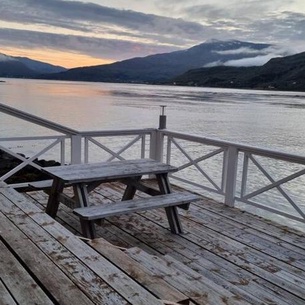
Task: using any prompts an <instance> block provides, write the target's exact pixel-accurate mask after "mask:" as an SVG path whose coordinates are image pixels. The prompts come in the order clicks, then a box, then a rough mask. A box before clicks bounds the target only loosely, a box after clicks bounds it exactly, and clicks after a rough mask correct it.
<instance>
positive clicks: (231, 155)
mask: <svg viewBox="0 0 305 305" xmlns="http://www.w3.org/2000/svg"><path fill="white" fill-rule="evenodd" d="M237 163H238V149H237V148H236V147H234V146H230V147H229V148H228V150H227V152H226V160H225V172H224V175H225V202H224V203H225V204H226V205H228V206H230V207H234V202H235V192H236V178H237Z"/></svg>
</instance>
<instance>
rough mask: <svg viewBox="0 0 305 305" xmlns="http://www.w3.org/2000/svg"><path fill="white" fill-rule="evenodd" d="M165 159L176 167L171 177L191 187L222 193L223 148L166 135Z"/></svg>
mask: <svg viewBox="0 0 305 305" xmlns="http://www.w3.org/2000/svg"><path fill="white" fill-rule="evenodd" d="M166 146H167V150H166V161H167V163H170V164H172V165H174V166H177V167H178V172H177V173H175V174H172V175H171V177H172V178H173V179H175V180H177V181H180V182H183V183H184V184H188V185H190V186H192V187H195V188H198V189H203V190H207V191H209V192H214V193H218V194H221V195H224V182H223V170H224V167H223V163H224V156H225V149H224V148H223V147H217V146H211V145H206V144H204V143H198V142H196V141H194V142H193V141H192V140H191V139H190V140H186V139H179V137H174V136H167V145H166Z"/></svg>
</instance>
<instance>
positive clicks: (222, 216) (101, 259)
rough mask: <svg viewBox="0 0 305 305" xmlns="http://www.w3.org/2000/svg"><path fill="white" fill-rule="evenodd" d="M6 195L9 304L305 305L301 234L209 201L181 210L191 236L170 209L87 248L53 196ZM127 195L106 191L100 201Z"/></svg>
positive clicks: (113, 226)
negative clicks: (51, 205) (172, 228)
mask: <svg viewBox="0 0 305 305" xmlns="http://www.w3.org/2000/svg"><path fill="white" fill-rule="evenodd" d="M0 189H1V188H0ZM2 190H3V194H1V193H0V195H1V196H2V197H0V199H1V198H2V201H1V203H2V202H4V203H5V204H4V203H3V204H1V205H0V211H1V213H0V216H1V219H0V231H1V244H0V246H1V249H0V250H1V251H0V258H1V259H0V262H2V264H1V266H2V270H1V269H0V276H1V280H0V295H3V296H4V297H3V298H2V299H3V300H5V301H4V303H3V304H107V305H108V304H174V303H180V304H202V305H203V304H204V305H206V304H215V305H228V304H231V305H235V304H236V305H241V304H245V305H246V304H257V305H258V304H283V305H284V304H285V305H298V304H300V305H301V304H302V305H305V234H304V233H301V232H298V231H296V230H294V229H288V228H287V227H283V226H280V225H278V224H275V223H272V222H271V221H266V220H263V219H262V218H259V217H256V216H253V215H250V214H248V213H245V212H242V211H240V210H237V209H234V208H229V207H225V206H223V205H221V204H218V203H216V202H214V201H213V200H209V199H206V198H203V199H202V200H201V201H199V202H196V203H193V204H191V207H190V210H189V211H184V210H179V212H180V214H181V219H182V223H183V227H184V231H185V234H183V235H174V234H171V233H170V232H169V229H168V222H167V218H166V216H165V213H164V211H163V210H162V209H160V210H149V211H145V212H141V213H137V214H130V215H122V216H120V217H109V218H107V220H105V221H103V223H102V225H101V226H99V227H98V228H97V235H98V236H100V237H102V238H101V239H96V240H93V241H90V242H88V244H87V243H86V242H84V241H82V240H80V239H79V238H77V237H75V235H78V236H80V232H81V230H80V224H79V220H78V218H77V217H76V216H75V215H73V213H72V211H71V209H69V208H68V207H66V206H63V205H61V206H60V209H59V212H58V217H57V218H56V220H57V221H58V222H54V221H52V219H51V218H49V217H48V215H46V214H45V213H44V212H43V210H44V208H45V205H46V202H47V195H46V194H45V193H43V192H41V191H40V192H30V193H27V194H26V197H28V199H30V200H31V201H32V202H33V203H34V204H29V202H28V201H24V202H23V201H22V197H20V196H17V197H16V195H13V194H12V193H13V192H12V193H10V192H8V190H5V191H4V189H2ZM122 191H123V186H122V185H120V184H118V183H117V184H104V185H103V187H100V188H97V189H96V190H95V191H94V193H92V195H90V201H91V202H93V203H98V202H101V201H103V202H110V201H117V200H118V199H119V198H121V197H122ZM4 193H5V194H6V195H5V194H4ZM10 194H11V195H10ZM138 195H139V196H140V197H141V196H144V194H141V193H140V194H138ZM21 196H22V195H21ZM16 201H17V203H16ZM25 215H26V216H25ZM60 224H62V225H63V226H64V227H65V228H67V229H68V230H69V231H70V232H71V233H73V234H71V233H70V232H69V231H68V230H66V229H64V228H63V227H62V226H61V225H60ZM74 234H75V235H74ZM29 252H30V253H33V255H32V256H30V257H32V259H30V258H29V256H28V255H26V254H27V253H29ZM98 252H99V253H98ZM25 258H26V259H25ZM1 266H0V268H1ZM3 266H7V267H6V269H5V268H4V267H3ZM14 273H15V274H17V273H18V279H19V280H18V281H17V280H16V282H12V278H14V277H12V274H14ZM19 275H20V277H19ZM54 279H58V280H57V281H56V280H54ZM34 296H35V298H36V299H35V300H38V301H37V302H36V303H35V302H33V300H34ZM59 297H60V298H61V299H59ZM76 299H77V301H76ZM20 300H23V301H20ZM25 300H27V301H25ZM161 300H163V301H161ZM164 300H167V301H164ZM2 302H3V301H2ZM0 304H2V303H1V300H0Z"/></svg>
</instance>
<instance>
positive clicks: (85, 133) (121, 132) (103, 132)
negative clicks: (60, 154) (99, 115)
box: [79, 128, 157, 137]
mask: <svg viewBox="0 0 305 305" xmlns="http://www.w3.org/2000/svg"><path fill="white" fill-rule="evenodd" d="M155 131H157V129H156V128H144V129H143V128H142V129H120V130H116V129H115V130H92V131H80V132H79V134H80V135H81V136H84V137H88V136H92V137H99V136H100V137H107V136H113V135H115V136H126V135H135V134H138V135H141V134H149V133H152V132H155Z"/></svg>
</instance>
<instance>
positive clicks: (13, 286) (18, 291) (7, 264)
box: [0, 242, 54, 305]
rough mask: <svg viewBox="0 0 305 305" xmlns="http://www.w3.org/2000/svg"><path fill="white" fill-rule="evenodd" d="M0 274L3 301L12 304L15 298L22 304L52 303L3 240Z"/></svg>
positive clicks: (1, 243)
mask: <svg viewBox="0 0 305 305" xmlns="http://www.w3.org/2000/svg"><path fill="white" fill-rule="evenodd" d="M0 275H1V284H2V285H1V287H2V289H0V290H2V293H3V294H2V293H0V296H1V299H2V298H3V302H4V300H6V301H5V302H6V303H12V304H14V303H15V301H14V299H15V300H16V302H18V303H19V304H20V303H22V304H24V305H27V304H29V305H30V304H46V305H48V304H54V303H53V302H52V301H51V300H50V299H49V297H48V296H47V295H46V294H45V293H44V291H43V290H42V289H41V288H40V287H39V285H38V284H37V283H36V282H35V281H34V279H33V278H32V277H31V276H30V275H29V274H28V272H27V271H26V270H25V269H24V267H23V266H22V265H21V264H20V262H19V261H18V260H17V259H16V258H15V257H14V255H13V254H12V253H11V252H10V251H9V250H8V248H7V247H6V246H5V245H4V243H3V242H0ZM12 295H13V296H14V299H13V298H12ZM2 296H3V297H2ZM0 302H1V303H2V300H1V301H0ZM15 304H16V303H15Z"/></svg>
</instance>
